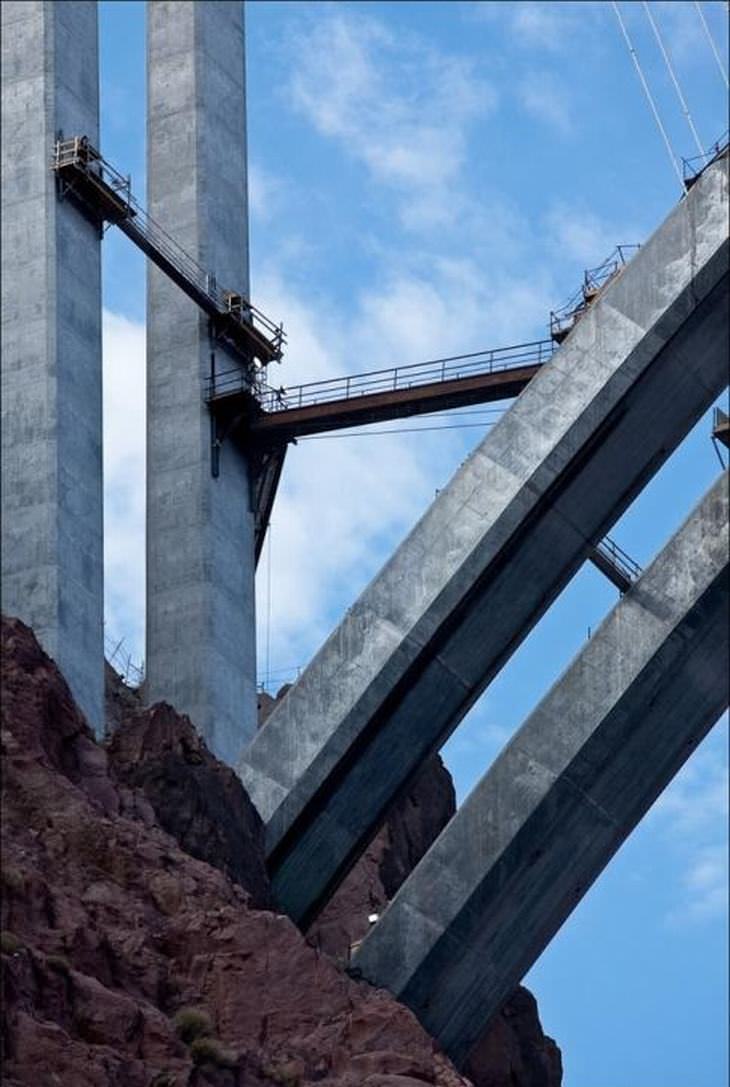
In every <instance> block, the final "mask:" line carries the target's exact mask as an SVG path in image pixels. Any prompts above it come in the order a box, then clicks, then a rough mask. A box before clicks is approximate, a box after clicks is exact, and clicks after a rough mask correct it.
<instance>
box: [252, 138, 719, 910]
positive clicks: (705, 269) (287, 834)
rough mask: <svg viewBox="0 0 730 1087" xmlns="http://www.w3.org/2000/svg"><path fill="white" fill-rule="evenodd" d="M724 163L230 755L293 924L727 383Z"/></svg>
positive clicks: (589, 316)
mask: <svg viewBox="0 0 730 1087" xmlns="http://www.w3.org/2000/svg"><path fill="white" fill-rule="evenodd" d="M727 249H728V247H727V158H725V159H724V160H723V161H721V162H718V163H717V164H716V165H714V166H712V167H711V168H710V169H708V170H707V172H706V173H705V174H704V175H703V177H702V178H701V179H700V180H699V181H698V182H697V184H696V185H695V186H694V187H693V189H692V190H691V192H690V193H689V195H688V197H687V199H686V200H683V201H682V202H681V203H680V204H679V205H678V206H677V207H676V208H675V209H674V210H673V211H672V212H671V214H670V215H669V217H668V218H667V220H666V221H665V222H664V224H663V225H662V226H661V227H660V228H659V229H658V230H657V231H656V232H655V234H654V235H653V236H652V238H650V240H649V241H648V242H647V244H646V245H645V246H644V247H643V248H642V249H641V251H640V252H639V253H638V255H637V256H636V258H635V259H634V261H632V262H631V264H629V265H628V266H627V267H626V268H625V269H624V271H623V273H622V274H621V275H620V276H619V277H618V278H617V279H616V280H615V281H613V282H612V283H611V284H610V286H609V287H608V288H607V289H606V291H605V292H604V294H603V296H602V297H601V298H600V299H599V300H598V301H597V303H596V304H595V305H594V306H593V307H592V308H591V309H590V310H589V311H588V312H587V313H586V315H585V316H584V317H583V318H582V320H581V321H580V322H579V324H578V325H577V327H576V328H575V329H574V331H573V332H572V333H571V335H570V336H569V337H568V339H567V340H566V341H565V343H564V344H563V345H562V346H561V348H560V349H559V350H558V351H557V352H556V354H555V355H554V357H553V359H552V361H551V362H550V363H548V364H547V365H546V366H545V367H544V368H543V369H542V370H541V371H540V373H539V374H538V375H537V377H536V378H535V379H534V380H533V381H532V382H531V383H530V385H529V386H528V388H527V389H526V390H525V392H524V393H523V394H522V395H521V396H520V397H519V399H518V400H517V401H516V403H515V404H514V405H513V407H512V408H511V410H510V411H509V412H508V413H507V414H506V415H505V416H504V417H503V418H502V420H501V421H500V422H499V424H498V425H497V426H495V427H494V428H493V429H492V431H491V432H490V433H489V435H488V436H487V437H486V438H485V440H484V441H483V442H482V443H481V445H479V446H478V447H477V449H476V450H475V451H474V453H473V454H472V455H471V456H470V457H469V459H468V460H467V461H466V463H465V464H464V465H463V467H462V468H461V469H460V470H459V471H458V472H457V473H456V475H455V476H454V478H453V479H452V480H451V482H450V483H449V485H448V486H447V487H446V488H445V489H444V490H443V491H442V492H441V493H440V494H439V496H438V498H437V499H436V501H435V502H434V503H433V504H432V506H431V507H430V509H429V510H428V511H427V512H426V514H425V515H424V517H423V518H422V519H421V521H420V522H419V523H418V524H417V525H416V527H415V528H414V529H413V531H412V532H411V534H410V535H409V536H408V537H407V539H406V540H405V542H404V543H403V544H402V545H401V547H400V548H399V549H398V550H397V551H396V553H395V554H394V555H393V557H392V558H391V559H390V561H389V562H388V563H387V564H386V566H385V567H384V568H383V570H382V571H381V572H380V573H379V574H378V575H377V576H376V577H375V579H374V580H373V581H372V582H371V584H370V585H369V586H368V587H367V588H366V590H365V591H364V593H363V594H362V595H361V597H360V599H359V600H358V601H357V602H356V603H355V604H354V606H353V607H352V608H351V609H349V611H348V613H347V615H346V616H345V618H344V619H343V621H342V623H341V624H340V626H339V627H338V628H337V629H336V630H335V632H334V633H333V634H332V635H331V637H330V638H329V639H328V641H327V642H326V643H325V645H324V646H323V648H322V649H321V650H320V651H319V653H318V654H317V656H316V657H315V658H314V660H313V661H312V663H311V664H310V665H309V667H308V668H307V669H306V671H305V672H304V674H303V675H302V677H301V679H300V680H299V681H298V682H297V683H296V685H295V686H294V687H293V688H292V690H291V691H290V692H289V694H288V695H287V697H286V698H285V699H284V701H283V702H282V703H281V705H280V706H278V707H277V709H276V710H274V712H273V714H272V715H271V717H270V718H269V720H268V722H267V725H266V728H265V729H263V730H262V731H261V732H260V733H259V734H258V736H257V737H256V739H255V740H254V742H253V743H252V744H251V746H250V747H249V748H248V750H246V751H245V752H244V753H243V755H242V758H241V760H240V762H239V772H240V775H241V777H242V779H243V782H244V784H245V786H246V788H247V789H248V790H249V792H250V795H251V796H252V798H253V800H254V802H255V803H256V805H257V806H258V808H259V811H260V812H261V814H262V816H263V817H264V819H265V820H266V821H267V844H268V851H269V859H270V864H271V869H272V872H273V882H274V888H275V892H276V894H277V896H278V899H279V902H280V903H281V905H282V906H283V907H284V908H285V909H286V910H287V912H289V913H290V914H291V916H293V917H294V918H296V919H297V920H298V921H300V922H302V923H306V922H307V920H308V919H309V918H310V917H311V916H312V915H313V913H314V912H316V910H317V908H318V907H319V906H320V905H321V904H322V903H323V902H324V901H325V900H326V897H327V895H328V893H329V892H330V891H331V889H332V888H333V887H334V886H335V885H336V883H337V882H338V880H339V879H341V877H342V876H343V874H344V873H345V872H346V871H347V868H348V866H349V865H350V864H351V863H352V861H353V860H354V858H355V857H356V856H357V854H358V852H359V851H360V850H361V849H362V848H363V847H364V845H365V843H366V842H367V840H368V838H369V837H370V836H371V835H372V833H373V832H374V831H375V829H376V828H377V826H378V824H379V822H380V821H381V820H382V818H383V816H384V814H385V812H386V811H387V809H388V806H389V805H390V804H391V803H392V802H393V801H394V800H395V799H396V798H397V796H398V795H399V793H400V792H401V791H402V790H403V788H404V787H405V785H406V784H407V782H408V780H409V778H410V777H411V776H412V775H413V774H414V773H415V772H416V771H417V769H418V767H419V766H420V765H421V764H422V762H423V761H424V760H425V758H427V757H428V755H429V754H430V752H432V751H433V750H434V749H435V748H438V747H439V746H440V745H441V744H442V743H443V742H444V740H445V739H446V737H447V736H448V735H449V733H450V732H451V730H452V729H453V728H454V727H455V725H456V724H457V723H458V722H459V720H461V718H462V717H463V715H464V713H465V712H466V711H467V710H468V708H469V707H470V705H471V704H472V703H473V701H474V700H475V699H476V698H477V697H478V695H479V694H480V693H481V691H482V690H484V688H485V686H486V685H487V683H488V682H489V681H490V680H491V678H492V677H493V676H494V675H495V674H496V672H497V671H498V670H499V668H500V667H501V666H502V664H503V663H504V662H505V661H506V660H507V659H508V658H509V656H510V654H511V653H512V652H513V651H514V649H515V648H516V647H517V646H518V645H519V643H520V641H521V640H522V638H524V637H525V635H526V634H527V633H528V631H529V630H530V629H531V628H532V626H533V625H534V624H535V622H536V621H537V620H538V619H539V618H540V616H541V615H542V614H543V613H544V611H545V610H546V609H547V608H548V607H549V605H550V603H551V602H552V600H553V599H554V598H555V596H556V595H557V593H558V592H559V591H560V590H561V589H562V587H563V586H564V585H565V584H566V583H567V581H568V579H569V578H570V577H571V576H572V575H573V573H575V571H576V570H577V569H578V567H579V566H580V564H581V562H582V561H583V560H584V559H585V557H586V555H587V554H588V551H589V549H590V547H591V545H592V544H594V543H595V542H597V541H598V540H599V539H600V538H601V537H602V536H603V534H604V533H605V532H606V531H607V530H608V529H609V528H610V526H611V524H612V523H613V522H614V521H615V520H616V519H617V518H618V516H619V515H620V514H621V513H622V511H623V510H624V509H625V508H626V507H627V505H628V504H629V502H630V501H631V500H632V498H633V497H634V496H635V495H636V494H637V493H638V492H639V490H640V489H641V488H642V487H643V485H644V484H645V483H646V481H647V480H648V479H649V478H651V476H652V475H653V473H654V472H655V471H656V470H657V468H658V467H659V466H660V465H661V463H662V462H663V461H664V459H665V458H666V457H667V456H668V455H669V453H670V452H671V450H672V449H674V448H675V447H676V445H677V444H678V443H679V442H680V441H681V439H682V438H683V437H684V435H685V434H686V433H687V431H688V430H689V429H690V427H691V426H692V425H693V424H694V422H695V421H696V420H697V419H698V418H699V417H700V415H701V414H702V412H703V411H705V409H706V408H707V407H708V405H709V404H711V402H712V400H713V399H714V398H715V397H716V396H717V395H718V393H719V392H720V390H721V389H722V387H723V386H724V384H725V381H726V359H725V349H726V342H727V333H728V307H727V291H728V276H727Z"/></svg>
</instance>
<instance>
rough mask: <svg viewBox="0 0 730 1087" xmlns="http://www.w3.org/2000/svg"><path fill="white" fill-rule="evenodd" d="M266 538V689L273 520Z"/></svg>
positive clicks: (269, 673)
mask: <svg viewBox="0 0 730 1087" xmlns="http://www.w3.org/2000/svg"><path fill="white" fill-rule="evenodd" d="M267 537H268V538H267V540H266V689H267V690H268V688H269V686H270V685H271V521H269V524H268V532H267Z"/></svg>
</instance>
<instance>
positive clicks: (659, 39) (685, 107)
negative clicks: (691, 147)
mask: <svg viewBox="0 0 730 1087" xmlns="http://www.w3.org/2000/svg"><path fill="white" fill-rule="evenodd" d="M643 3H644V11H645V12H646V17H647V19H648V20H649V25H650V26H651V29H652V30H653V31H654V37H655V38H656V40H657V45H658V46H659V49H660V50H661V54H662V56H663V57H664V63H665V64H666V66H667V71H668V72H669V76H670V78H671V80H672V83H673V84H674V89H675V91H676V92H677V98H678V99H679V104H680V106H681V107H682V112H683V113H684V116H685V118H686V120H687V124H688V125H689V128H690V132H691V133H692V135H693V136H694V141H695V143H696V145H697V150H698V151H699V153H700V154H701V155H704V153H705V149H704V147H703V145H702V142H701V140H700V138H699V136H698V135H697V129H696V128H695V126H694V121H693V120H692V114H691V113H690V112H689V106H688V105H687V102H686V100H685V97H684V95H683V94H682V88H681V87H680V85H679V80H678V79H677V77H676V75H675V74H674V68H673V67H672V62H671V60H670V59H669V53H668V52H667V50H666V48H665V45H664V42H663V40H662V36H661V34H660V33H659V27H658V26H657V25H656V22H655V21H654V16H653V15H652V13H651V11H650V10H649V5H648V4H647V2H646V0H643Z"/></svg>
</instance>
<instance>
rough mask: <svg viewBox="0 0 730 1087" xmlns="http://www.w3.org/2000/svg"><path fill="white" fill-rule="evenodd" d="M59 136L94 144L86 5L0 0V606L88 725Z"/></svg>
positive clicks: (86, 309) (97, 438)
mask: <svg viewBox="0 0 730 1087" xmlns="http://www.w3.org/2000/svg"><path fill="white" fill-rule="evenodd" d="M59 132H63V134H64V135H65V136H76V135H86V136H88V137H89V138H90V140H91V141H92V143H93V144H94V145H97V146H98V141H99V87H98V52H97V17H96V4H95V3H94V2H92V0H65V2H64V3H62V4H59V3H50V2H43V0H5V2H4V3H3V4H2V314H3V317H2V404H3V420H2V609H3V611H4V612H6V613H8V614H11V615H17V616H19V617H20V618H21V619H22V620H24V622H26V623H28V624H29V625H30V626H32V627H33V629H34V630H35V633H36V634H37V636H38V638H39V639H40V641H41V644H42V645H43V647H44V649H45V650H46V652H48V653H49V654H50V656H51V657H53V658H54V660H55V661H56V662H57V664H58V665H59V667H60V668H61V671H62V672H63V674H64V675H65V677H66V679H67V680H68V682H69V684H70V686H71V690H72V691H73V694H74V696H75V698H76V700H77V701H78V703H79V705H80V706H81V708H82V709H83V711H84V713H85V714H86V716H87V718H88V720H89V722H90V724H91V725H92V727H93V728H94V729H95V730H96V732H97V734H99V733H100V732H101V731H102V729H103V720H104V714H103V683H104V636H103V599H104V594H103V550H102V459H101V419H102V415H101V411H102V407H101V260H100V236H99V231H98V228H97V227H96V226H95V225H94V224H93V223H91V222H89V221H88V220H87V219H86V218H84V216H83V214H82V213H81V212H80V211H79V210H78V208H77V207H75V206H74V205H73V204H72V203H70V202H69V201H67V200H65V201H59V200H58V198H57V195H56V188H55V181H54V177H53V174H52V172H51V161H52V156H53V145H54V141H55V139H56V136H57V134H58V133H59Z"/></svg>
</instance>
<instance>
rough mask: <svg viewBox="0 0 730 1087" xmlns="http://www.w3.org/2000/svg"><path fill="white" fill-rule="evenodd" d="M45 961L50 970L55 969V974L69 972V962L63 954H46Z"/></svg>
mask: <svg viewBox="0 0 730 1087" xmlns="http://www.w3.org/2000/svg"><path fill="white" fill-rule="evenodd" d="M46 963H47V965H48V967H49V969H51V970H55V971H56V973H57V974H66V975H68V974H70V973H71V963H70V962H69V961H68V959H67V958H66V956H65V955H47V956H46Z"/></svg>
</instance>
